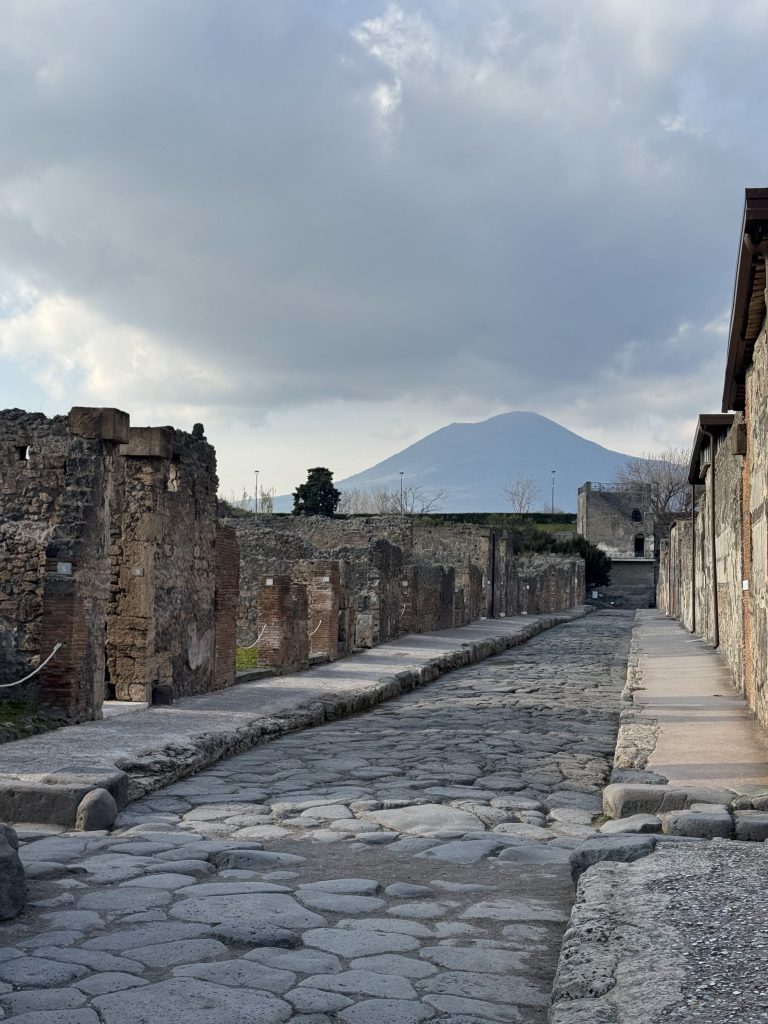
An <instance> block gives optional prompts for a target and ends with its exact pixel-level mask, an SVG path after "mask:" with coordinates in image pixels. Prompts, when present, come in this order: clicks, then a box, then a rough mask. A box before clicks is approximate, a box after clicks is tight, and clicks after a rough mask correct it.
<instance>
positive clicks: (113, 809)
mask: <svg viewBox="0 0 768 1024" xmlns="http://www.w3.org/2000/svg"><path fill="white" fill-rule="evenodd" d="M116 817H117V803H116V801H115V798H114V797H113V796H112V794H111V793H110V792H109V790H106V789H92V790H91V792H90V793H86V795H85V796H84V797H83V799H82V800H81V801H80V803H79V804H78V806H77V816H76V818H75V829H76V830H77V831H78V832H95V831H96V830H98V829H109V828H112V826H113V825H114V823H115V818H116Z"/></svg>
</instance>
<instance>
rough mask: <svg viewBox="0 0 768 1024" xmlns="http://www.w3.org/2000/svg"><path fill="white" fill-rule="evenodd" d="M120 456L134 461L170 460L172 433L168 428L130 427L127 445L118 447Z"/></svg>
mask: <svg viewBox="0 0 768 1024" xmlns="http://www.w3.org/2000/svg"><path fill="white" fill-rule="evenodd" d="M120 454H121V455H125V456H127V457H128V458H135V459H170V458H171V456H172V455H173V432H172V431H171V430H170V429H169V428H168V427H131V429H130V430H129V431H128V443H127V444H123V445H121V446H120Z"/></svg>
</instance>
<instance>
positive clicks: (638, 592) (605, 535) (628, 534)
mask: <svg viewBox="0 0 768 1024" xmlns="http://www.w3.org/2000/svg"><path fill="white" fill-rule="evenodd" d="M650 498H651V495H650V487H649V486H647V485H642V484H638V485H637V486H634V487H629V486H626V485H624V484H604V483H592V482H589V481H588V482H587V483H585V484H584V485H583V487H580V488H579V499H578V513H577V524H576V529H577V531H578V533H580V534H581V536H582V537H585V538H586V539H587V540H588V541H589V542H590V543H592V544H594V545H596V546H597V547H599V548H600V549H601V550H603V551H605V552H606V554H608V555H610V558H611V583H610V586H609V587H606V588H605V590H604V594H602V595H599V596H603V597H604V599H605V600H606V601H607V602H608V603H610V604H613V605H615V606H616V607H619V608H649V607H651V606H652V605H653V604H654V600H655V588H656V564H657V562H656V558H657V553H658V549H659V543H660V538H661V533H662V532H663V531H661V530H660V528H659V523H657V521H656V517H655V516H654V514H653V512H652V510H651V500H650Z"/></svg>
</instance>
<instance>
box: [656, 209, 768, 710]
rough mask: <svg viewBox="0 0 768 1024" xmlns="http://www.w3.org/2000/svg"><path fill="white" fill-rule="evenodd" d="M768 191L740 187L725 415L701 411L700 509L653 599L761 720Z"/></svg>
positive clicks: (766, 544) (680, 527)
mask: <svg viewBox="0 0 768 1024" xmlns="http://www.w3.org/2000/svg"><path fill="white" fill-rule="evenodd" d="M767 241H768V189H747V191H746V196H745V205H744V219H743V222H742V226H741V237H740V248H739V257H738V262H737V267H736V287H735V290H734V305H733V313H732V317H731V327H730V333H729V338H728V353H727V360H726V370H725V379H724V389H723V405H722V412H720V413H712V414H704V415H702V416H700V417H699V422H698V425H697V430H696V434H695V437H694V447H693V455H692V458H691V465H690V471H689V482H690V483H691V486H692V488H694V489H695V494H696V501H697V514H696V515H695V517H694V519H693V520H690V519H687V520H678V522H677V523H675V525H674V527H673V529H672V531H671V535H670V539H669V543H668V544H667V545H665V546H664V548H663V550H662V552H661V564H660V572H659V585H658V591H657V600H658V605H659V608H661V609H662V610H663V611H665V612H666V613H667V614H669V615H674V616H676V617H678V618H680V619H681V621H682V622H683V623H684V624H685V625H686V626H687V627H688V628H689V629H690V630H692V631H694V632H696V633H698V634H700V635H702V636H704V637H706V638H707V639H708V640H709V641H711V642H712V643H713V645H714V646H715V647H717V648H719V650H720V651H721V653H722V654H723V656H724V658H725V659H726V661H727V663H728V665H729V668H730V669H731V672H732V675H733V679H734V682H735V683H736V685H737V687H738V688H739V689H740V690H742V691H743V693H744V696H745V698H746V701H747V704H748V705H749V707H750V708H751V709H752V711H753V712H754V713H755V715H756V716H757V718H758V720H759V721H760V722H761V724H762V725H763V726H764V727H765V726H768V685H767V684H766V676H765V668H764V666H765V664H766V661H767V660H768V513H767V511H766V510H767V509H768V401H766V399H767V398H768V332H767V328H766V294H765V288H766V257H767V256H768V248H767V247H766V243H767Z"/></svg>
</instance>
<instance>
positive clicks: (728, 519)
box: [656, 420, 754, 689]
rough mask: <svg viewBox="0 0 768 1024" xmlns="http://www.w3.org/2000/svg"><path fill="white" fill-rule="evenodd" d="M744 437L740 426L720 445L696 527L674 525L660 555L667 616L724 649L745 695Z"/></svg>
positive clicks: (661, 603) (684, 522)
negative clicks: (742, 448)
mask: <svg viewBox="0 0 768 1024" xmlns="http://www.w3.org/2000/svg"><path fill="white" fill-rule="evenodd" d="M741 436H743V435H742V434H741V422H740V421H738V420H737V421H736V422H734V425H733V426H732V427H731V428H730V430H729V431H727V432H724V433H723V436H722V438H721V439H719V440H718V442H717V443H716V445H715V454H714V474H713V471H712V466H711V465H710V466H709V469H708V471H707V473H706V476H705V478H704V484H703V486H701V487H698V488H697V511H696V515H695V517H694V519H693V521H692V520H691V518H690V517H688V518H686V519H679V520H677V522H675V523H674V524H673V526H672V529H671V531H670V536H669V542H668V543H666V544H664V545H663V546H662V548H661V552H660V559H659V577H658V585H657V592H656V600H657V605H658V607H659V608H660V609H661V610H662V611H664V612H665V613H666V614H668V615H672V616H674V617H676V618H679V619H680V621H681V622H682V623H683V625H684V626H685V627H686V628H687V629H689V630H691V631H692V632H694V633H696V634H697V635H699V636H702V637H704V638H705V639H707V640H709V641H710V642H711V643H716V644H718V645H719V649H720V652H721V654H722V655H723V657H724V658H725V659H726V661H727V662H728V665H729V667H730V669H731V672H732V676H733V680H734V683H735V685H736V686H737V688H739V689H744V647H745V642H744V595H745V591H744V590H743V585H742V580H743V579H744V578H745V576H744V567H743V557H742V541H743V534H742V522H743V516H742V480H743V469H744V467H743V461H744V460H743V457H742V456H741V455H740V454H739V450H738V449H739V444H738V443H737V442H738V439H739V438H740V437H741ZM713 485H714V524H713V515H712V505H713V496H712V492H713ZM713 525H714V530H713ZM713 537H714V547H713ZM713 556H714V564H713ZM753 575H754V574H753Z"/></svg>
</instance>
